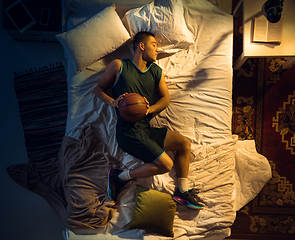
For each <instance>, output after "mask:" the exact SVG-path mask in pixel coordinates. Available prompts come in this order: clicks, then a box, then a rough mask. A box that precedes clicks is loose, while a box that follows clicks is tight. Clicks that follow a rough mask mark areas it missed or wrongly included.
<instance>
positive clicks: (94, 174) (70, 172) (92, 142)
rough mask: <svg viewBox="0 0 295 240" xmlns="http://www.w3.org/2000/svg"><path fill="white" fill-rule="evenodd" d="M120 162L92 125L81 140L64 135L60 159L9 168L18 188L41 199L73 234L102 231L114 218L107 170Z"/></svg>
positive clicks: (85, 130) (87, 128) (114, 208)
mask: <svg viewBox="0 0 295 240" xmlns="http://www.w3.org/2000/svg"><path fill="white" fill-rule="evenodd" d="M119 164H120V163H119V161H117V160H116V159H114V158H113V157H111V156H110V155H109V154H108V153H107V152H105V145H104V144H103V143H102V142H101V141H99V139H98V138H97V136H96V135H95V133H94V131H93V129H92V126H91V125H86V126H85V127H84V128H83V130H82V132H81V135H80V137H79V139H73V138H70V137H67V136H65V137H64V138H63V142H62V145H61V149H60V151H59V154H58V157H56V158H51V159H48V160H46V161H41V162H29V163H24V164H15V165H12V166H9V167H8V168H7V172H8V174H9V176H10V177H11V178H12V179H13V180H14V181H15V182H16V183H18V184H19V185H21V186H23V187H25V188H27V189H28V190H30V191H32V192H35V193H36V194H38V195H40V196H42V197H43V198H44V199H45V200H46V201H47V202H48V203H49V204H50V205H51V207H52V208H53V209H54V210H55V212H56V213H57V214H58V216H59V217H60V218H61V220H62V221H63V223H64V225H65V227H67V228H69V229H71V230H72V231H74V232H75V231H80V230H83V229H85V230H88V229H92V230H93V229H99V228H101V227H104V226H105V225H106V224H107V223H108V222H109V221H110V220H111V219H112V217H113V216H114V213H115V211H116V206H115V202H113V201H111V200H110V199H109V197H108V195H107V182H108V171H109V169H110V168H111V167H118V166H119Z"/></svg>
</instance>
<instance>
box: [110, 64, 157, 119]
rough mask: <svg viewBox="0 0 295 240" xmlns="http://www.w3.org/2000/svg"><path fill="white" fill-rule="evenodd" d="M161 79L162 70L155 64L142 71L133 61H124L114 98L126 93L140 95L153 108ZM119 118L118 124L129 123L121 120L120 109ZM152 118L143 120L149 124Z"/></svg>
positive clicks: (114, 88)
mask: <svg viewBox="0 0 295 240" xmlns="http://www.w3.org/2000/svg"><path fill="white" fill-rule="evenodd" d="M161 77H162V69H161V68H160V67H159V66H158V65H157V64H155V63H151V64H150V65H149V66H148V68H147V70H145V71H141V70H140V69H139V68H138V67H137V66H136V65H135V63H134V62H133V61H132V60H131V59H123V60H122V61H121V70H120V74H119V77H118V80H117V82H116V83H115V85H114V86H113V98H114V99H117V98H118V97H119V96H120V95H121V94H124V93H138V94H140V95H141V96H143V97H145V98H146V99H147V100H148V101H149V103H150V106H152V105H153V104H155V102H156V101H157V89H158V86H159V82H160V80H161ZM117 116H118V123H124V122H125V123H127V122H126V121H125V120H124V119H123V118H121V116H120V114H119V111H118V109H117ZM150 118H151V116H149V115H148V116H146V117H145V118H144V119H143V120H144V121H145V122H147V121H148V122H149V120H150ZM143 120H142V121H143Z"/></svg>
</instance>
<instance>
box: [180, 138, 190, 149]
mask: <svg viewBox="0 0 295 240" xmlns="http://www.w3.org/2000/svg"><path fill="white" fill-rule="evenodd" d="M191 145H192V144H191V141H190V140H189V139H188V138H187V137H183V140H182V145H181V147H182V151H184V152H190V151H191Z"/></svg>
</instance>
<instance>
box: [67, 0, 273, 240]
mask: <svg viewBox="0 0 295 240" xmlns="http://www.w3.org/2000/svg"><path fill="white" fill-rule="evenodd" d="M183 3H184V10H185V12H184V15H185V21H186V24H187V26H188V28H189V29H190V30H191V31H192V32H193V33H194V36H195V43H194V44H193V45H191V46H190V48H189V49H187V50H184V51H181V52H178V53H176V54H174V55H172V56H168V57H165V58H162V59H160V60H158V61H157V64H159V65H160V66H161V67H162V68H163V72H164V75H165V78H166V82H167V85H168V88H169V92H170V97H171V102H170V105H169V106H168V107H167V108H166V109H165V110H163V111H162V112H161V113H159V114H157V115H156V116H155V117H154V118H153V120H152V121H151V124H152V125H153V126H166V127H167V128H169V129H171V130H175V131H178V132H180V133H181V134H183V135H185V136H187V137H188V138H189V139H190V140H191V142H192V151H191V164H190V175H189V181H190V187H192V188H195V189H196V190H197V191H198V197H199V198H200V200H201V201H202V202H203V203H204V204H205V208H204V209H203V210H202V211H200V212H198V211H191V210H188V209H186V208H185V207H182V206H179V207H178V210H177V213H176V217H175V221H174V232H175V239H200V238H206V239H223V238H224V237H226V236H229V234H230V228H229V227H230V226H231V225H232V223H233V222H234V219H235V212H236V211H237V210H239V209H240V208H241V207H243V206H244V205H245V204H247V203H248V202H249V201H250V200H252V199H253V198H254V197H255V196H256V195H257V194H258V192H259V191H260V190H261V188H262V187H263V185H264V184H265V183H266V182H267V181H268V180H269V178H270V176H271V172H270V167H269V163H268V161H267V159H266V158H265V157H263V156H261V155H260V154H258V153H257V152H256V149H255V142H254V141H244V142H240V141H238V140H237V136H235V135H232V133H231V116H232V38H233V35H232V34H233V32H232V28H233V23H232V16H231V15H228V14H225V13H224V12H222V11H221V10H219V9H218V8H216V7H215V6H213V5H212V4H210V3H209V2H207V1H205V0H186V1H183ZM72 18H73V16H72ZM129 55H130V51H129V46H126V47H125V48H122V49H120V50H119V51H117V52H114V53H113V54H111V55H110V56H108V59H107V60H108V61H109V60H111V59H113V58H117V57H120V58H123V57H125V56H129ZM108 61H106V59H102V60H100V61H98V62H96V63H95V64H93V65H91V66H90V67H88V68H87V69H86V70H84V71H82V72H81V73H79V74H77V75H74V74H73V73H72V72H71V69H70V67H69V69H68V71H69V74H68V75H69V76H73V77H70V79H69V80H68V81H69V85H68V90H69V115H68V122H67V135H68V136H70V137H73V138H77V137H78V136H79V133H80V131H81V129H82V128H83V126H85V125H86V124H88V123H91V124H92V126H93V127H94V130H95V131H96V132H97V134H98V135H99V136H101V137H102V139H104V141H105V142H104V143H105V144H106V146H107V149H106V151H107V152H108V153H109V154H110V155H112V156H114V157H115V158H117V159H120V160H121V162H122V164H123V165H124V166H125V168H133V167H135V166H138V165H140V164H142V162H141V161H140V160H139V159H136V158H134V157H132V156H130V155H129V154H127V153H125V152H123V151H122V150H121V149H120V148H119V147H118V145H117V142H116V139H115V125H116V114H115V111H114V109H112V108H111V107H109V106H107V105H105V104H104V103H103V102H101V101H100V100H99V99H97V98H96V97H95V94H94V87H95V85H96V84H97V82H98V81H99V78H100V76H101V75H102V73H103V70H104V69H105V66H106V63H107V62H108ZM69 66H70V65H69ZM169 154H170V155H171V156H172V157H173V153H172V152H171V153H169ZM174 182H175V172H174V170H172V171H171V173H169V174H168V173H167V174H164V175H161V176H155V177H153V178H149V179H141V180H139V182H137V183H140V184H142V185H145V186H148V187H151V188H154V189H158V190H163V189H165V190H166V191H168V192H170V193H172V192H173V191H174V187H175V185H174ZM134 192H135V184H134V185H133V187H132V186H131V187H130V188H128V189H127V190H126V191H125V192H124V194H123V197H122V199H121V202H120V204H119V208H118V212H117V213H116V216H115V217H114V218H113V219H112V221H111V222H110V224H109V225H108V226H107V227H105V228H103V229H101V234H104V235H100V234H97V235H95V236H86V235H83V236H81V235H80V236H79V237H78V236H76V235H75V234H74V233H73V232H71V231H69V230H67V231H65V232H64V235H65V239H117V238H118V239H119V238H126V237H127V238H128V236H129V237H131V236H132V238H137V237H138V238H144V239H150V238H151V237H153V236H152V235H147V234H146V233H145V231H142V230H132V231H130V230H127V228H126V224H128V222H129V221H130V218H131V215H132V207H133V206H134ZM110 234H116V237H114V236H113V235H110ZM76 237H78V238H76ZM91 237H92V238H91ZM159 238H160V237H159Z"/></svg>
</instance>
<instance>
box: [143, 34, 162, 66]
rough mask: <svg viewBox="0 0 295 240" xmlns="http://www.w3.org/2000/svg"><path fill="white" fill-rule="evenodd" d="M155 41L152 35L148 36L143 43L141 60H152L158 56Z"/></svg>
mask: <svg viewBox="0 0 295 240" xmlns="http://www.w3.org/2000/svg"><path fill="white" fill-rule="evenodd" d="M158 52H159V49H158V46H157V41H156V39H155V38H154V37H152V36H149V37H148V38H147V40H146V41H145V43H144V51H143V60H145V61H147V62H154V61H156V60H157V57H158Z"/></svg>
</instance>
